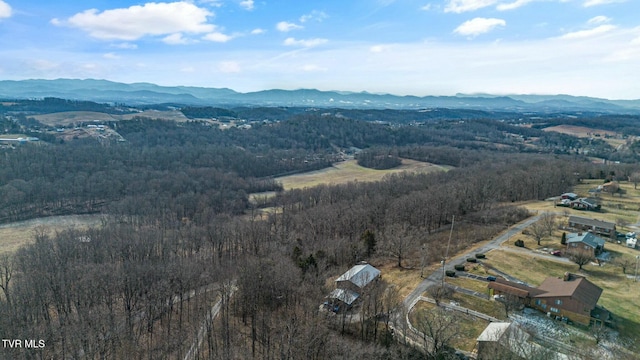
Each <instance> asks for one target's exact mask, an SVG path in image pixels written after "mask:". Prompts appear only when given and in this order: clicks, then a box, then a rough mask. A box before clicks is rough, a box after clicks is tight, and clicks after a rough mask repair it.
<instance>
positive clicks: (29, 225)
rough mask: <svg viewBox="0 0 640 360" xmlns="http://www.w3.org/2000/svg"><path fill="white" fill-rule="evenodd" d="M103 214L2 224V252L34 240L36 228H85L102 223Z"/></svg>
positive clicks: (47, 231)
mask: <svg viewBox="0 0 640 360" xmlns="http://www.w3.org/2000/svg"><path fill="white" fill-rule="evenodd" d="M100 221H101V215H69V216H52V217H47V218H39V219H33V220H27V221H20V222H15V223H10V224H3V225H0V254H6V253H13V252H15V251H16V250H18V249H19V248H20V247H22V246H23V245H26V244H30V243H32V242H33V241H34V236H35V233H36V230H44V231H45V232H46V233H47V234H54V233H55V232H56V231H62V230H65V229H68V228H70V227H75V228H77V229H84V228H88V227H91V226H98V225H100Z"/></svg>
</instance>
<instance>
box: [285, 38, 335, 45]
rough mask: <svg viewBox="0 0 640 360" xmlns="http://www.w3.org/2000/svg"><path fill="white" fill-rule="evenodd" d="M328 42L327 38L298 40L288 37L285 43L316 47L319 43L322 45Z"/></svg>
mask: <svg viewBox="0 0 640 360" xmlns="http://www.w3.org/2000/svg"><path fill="white" fill-rule="evenodd" d="M326 42H328V40H327V39H318V38H316V39H305V40H296V39H295V38H292V37H290V38H287V39H286V40H285V41H284V45H286V46H302V47H314V46H318V45H322V44H324V43H326Z"/></svg>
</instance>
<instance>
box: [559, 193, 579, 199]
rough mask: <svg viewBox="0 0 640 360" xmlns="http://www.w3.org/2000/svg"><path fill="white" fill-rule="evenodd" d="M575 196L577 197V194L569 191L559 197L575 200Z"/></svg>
mask: <svg viewBox="0 0 640 360" xmlns="http://www.w3.org/2000/svg"><path fill="white" fill-rule="evenodd" d="M577 198H578V194H575V193H571V192H570V193H564V194H562V195H560V199H567V200H575V199H577Z"/></svg>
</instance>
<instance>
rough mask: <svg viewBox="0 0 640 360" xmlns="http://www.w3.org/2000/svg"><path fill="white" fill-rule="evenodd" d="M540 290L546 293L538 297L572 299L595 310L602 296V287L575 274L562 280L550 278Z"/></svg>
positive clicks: (539, 287)
mask: <svg viewBox="0 0 640 360" xmlns="http://www.w3.org/2000/svg"><path fill="white" fill-rule="evenodd" d="M565 279H566V280H565ZM538 289H539V290H542V291H544V293H542V294H540V295H537V296H536V297H571V298H573V299H575V300H578V301H580V302H582V303H584V304H586V305H588V306H589V307H591V308H595V306H596V304H597V303H598V299H600V295H601V294H602V289H601V288H600V287H598V286H597V285H595V284H593V283H592V282H590V281H589V280H587V279H586V278H585V277H582V276H579V275H575V274H565V276H564V278H562V279H558V278H554V277H548V278H546V279H545V280H544V281H543V282H542V284H540V286H538Z"/></svg>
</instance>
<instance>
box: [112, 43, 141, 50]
mask: <svg viewBox="0 0 640 360" xmlns="http://www.w3.org/2000/svg"><path fill="white" fill-rule="evenodd" d="M111 47H114V48H116V49H126V50H135V49H137V48H138V45H136V44H132V43H128V42H124V43H120V44H111Z"/></svg>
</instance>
